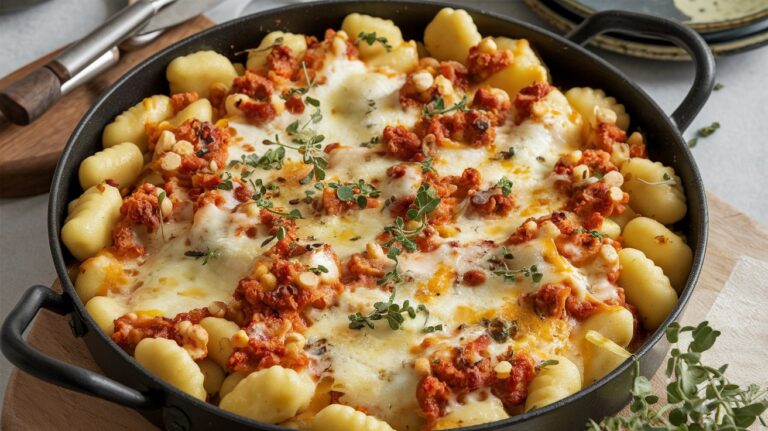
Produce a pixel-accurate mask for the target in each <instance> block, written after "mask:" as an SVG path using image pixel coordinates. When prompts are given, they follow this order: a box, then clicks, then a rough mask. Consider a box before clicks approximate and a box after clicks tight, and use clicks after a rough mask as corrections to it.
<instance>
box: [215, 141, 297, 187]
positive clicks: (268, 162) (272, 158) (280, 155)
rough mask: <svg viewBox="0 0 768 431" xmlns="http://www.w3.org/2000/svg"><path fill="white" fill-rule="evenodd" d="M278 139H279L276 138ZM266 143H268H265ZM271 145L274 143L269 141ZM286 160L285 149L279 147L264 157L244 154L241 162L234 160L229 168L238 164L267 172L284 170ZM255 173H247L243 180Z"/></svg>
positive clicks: (268, 151) (269, 151) (244, 174)
mask: <svg viewBox="0 0 768 431" xmlns="http://www.w3.org/2000/svg"><path fill="white" fill-rule="evenodd" d="M276 138H277V137H276ZM265 143H266V142H265ZM269 143H272V141H269ZM284 159H285V148H283V147H278V148H274V149H269V150H267V152H266V153H264V155H262V156H259V155H258V154H254V153H251V154H247V155H246V154H243V155H241V156H240V160H232V161H230V162H229V166H230V167H232V166H234V165H237V164H242V165H245V166H250V167H252V168H254V169H255V168H261V169H265V170H270V169H282V168H283V160H284ZM252 173H253V172H252V171H251V172H247V173H243V175H242V176H243V178H248V177H249V176H250V175H251V174H252Z"/></svg>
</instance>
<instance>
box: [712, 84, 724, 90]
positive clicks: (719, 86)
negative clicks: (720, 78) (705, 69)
mask: <svg viewBox="0 0 768 431" xmlns="http://www.w3.org/2000/svg"><path fill="white" fill-rule="evenodd" d="M723 88H725V85H723V83H722V82H715V87H714V88H713V90H715V91H720V90H722V89H723Z"/></svg>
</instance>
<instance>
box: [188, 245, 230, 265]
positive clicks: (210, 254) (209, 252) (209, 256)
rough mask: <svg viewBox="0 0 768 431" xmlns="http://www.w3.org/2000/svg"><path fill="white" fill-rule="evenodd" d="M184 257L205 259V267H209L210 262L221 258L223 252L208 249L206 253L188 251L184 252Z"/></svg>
mask: <svg viewBox="0 0 768 431" xmlns="http://www.w3.org/2000/svg"><path fill="white" fill-rule="evenodd" d="M184 256H187V257H194V258H195V260H197V259H200V258H203V265H207V264H208V261H209V260H211V259H216V258H217V257H219V256H221V252H220V251H219V250H211V249H207V250H206V251H199V250H188V251H186V252H184Z"/></svg>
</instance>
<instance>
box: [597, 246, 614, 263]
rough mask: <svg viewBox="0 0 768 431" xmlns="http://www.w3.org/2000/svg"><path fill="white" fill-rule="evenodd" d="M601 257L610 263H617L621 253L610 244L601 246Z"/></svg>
mask: <svg viewBox="0 0 768 431" xmlns="http://www.w3.org/2000/svg"><path fill="white" fill-rule="evenodd" d="M600 257H601V258H602V259H603V260H604V261H605V262H606V263H609V264H615V263H617V262H618V261H619V254H618V253H616V249H615V248H613V246H611V245H608V244H603V245H602V246H600Z"/></svg>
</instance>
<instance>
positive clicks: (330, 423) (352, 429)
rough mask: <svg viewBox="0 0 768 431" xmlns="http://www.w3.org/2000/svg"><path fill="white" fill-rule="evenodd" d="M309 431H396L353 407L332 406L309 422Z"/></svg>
mask: <svg viewBox="0 0 768 431" xmlns="http://www.w3.org/2000/svg"><path fill="white" fill-rule="evenodd" d="M304 429H306V430H307V431H338V430H345V431H395V430H394V428H392V427H391V426H389V424H387V423H386V422H384V421H382V420H380V419H377V418H375V417H373V416H369V415H367V414H365V413H363V412H361V411H358V410H355V409H353V408H352V407H349V406H345V405H342V404H331V405H329V406H328V407H325V408H324V409H322V410H320V411H319V412H318V413H317V414H316V415H315V417H314V418H312V420H311V421H310V422H309V424H308V426H307V427H306V428H304Z"/></svg>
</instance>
